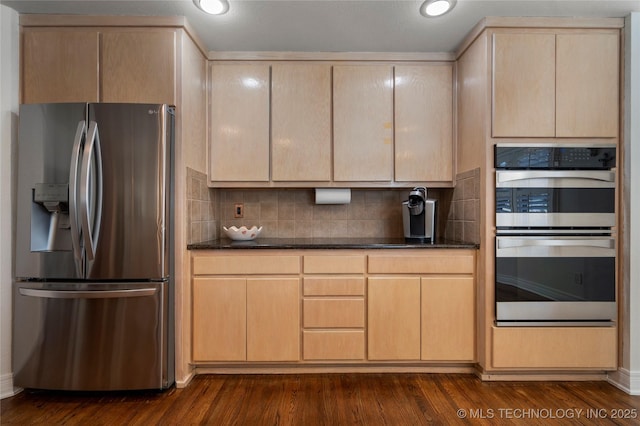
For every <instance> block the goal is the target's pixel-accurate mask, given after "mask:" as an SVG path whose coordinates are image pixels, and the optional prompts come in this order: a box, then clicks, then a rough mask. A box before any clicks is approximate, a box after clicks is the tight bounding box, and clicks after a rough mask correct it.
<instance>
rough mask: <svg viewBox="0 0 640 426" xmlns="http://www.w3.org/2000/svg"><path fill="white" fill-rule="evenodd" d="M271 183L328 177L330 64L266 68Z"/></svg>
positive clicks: (304, 64) (324, 180)
mask: <svg viewBox="0 0 640 426" xmlns="http://www.w3.org/2000/svg"><path fill="white" fill-rule="evenodd" d="M271 139H272V140H271V158H272V159H271V161H272V167H273V170H272V178H273V180H274V181H286V182H296V181H319V182H328V181H330V180H331V66H330V65H328V64H309V63H299V64H295V63H289V64H276V65H273V66H272V67H271Z"/></svg>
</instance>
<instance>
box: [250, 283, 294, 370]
mask: <svg viewBox="0 0 640 426" xmlns="http://www.w3.org/2000/svg"><path fill="white" fill-rule="evenodd" d="M298 359H300V280H299V279H298V278H297V277H296V278H250V279H247V361H297V360H298Z"/></svg>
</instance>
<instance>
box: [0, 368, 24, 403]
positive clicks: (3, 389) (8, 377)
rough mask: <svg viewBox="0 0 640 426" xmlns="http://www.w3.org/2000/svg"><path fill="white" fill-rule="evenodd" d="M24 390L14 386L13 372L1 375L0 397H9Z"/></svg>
mask: <svg viewBox="0 0 640 426" xmlns="http://www.w3.org/2000/svg"><path fill="white" fill-rule="evenodd" d="M20 392H22V389H21V388H14V387H13V374H11V373H7V374H3V375H2V376H0V399H4V398H9V397H11V396H14V395H17V394H19V393H20Z"/></svg>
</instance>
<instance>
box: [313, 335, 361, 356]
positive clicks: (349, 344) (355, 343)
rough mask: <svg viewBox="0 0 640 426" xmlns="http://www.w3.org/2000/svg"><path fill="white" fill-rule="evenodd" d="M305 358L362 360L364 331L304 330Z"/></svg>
mask: <svg viewBox="0 0 640 426" xmlns="http://www.w3.org/2000/svg"><path fill="white" fill-rule="evenodd" d="M302 351H303V358H304V359H305V360H362V359H364V331H360V330H354V331H351V330H349V331H333V330H331V331H326V330H322V331H320V330H318V331H309V330H307V331H304V333H303V350H302Z"/></svg>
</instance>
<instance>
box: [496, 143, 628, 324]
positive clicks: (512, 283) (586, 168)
mask: <svg viewBox="0 0 640 426" xmlns="http://www.w3.org/2000/svg"><path fill="white" fill-rule="evenodd" d="M495 166H496V192H495V196H496V197H495V200H496V263H495V267H496V268H495V272H496V282H495V291H496V295H495V296H496V318H497V325H499V326H500V325H558V324H563V325H603V326H606V325H610V324H612V323H613V322H615V320H616V317H617V309H616V241H615V236H614V229H615V225H616V208H615V206H616V176H615V167H616V149H615V146H607V145H597V146H596V145H593V146H576V145H571V146H558V145H544V146H543V145H536V146H522V145H516V144H508V145H507V144H504V145H501V144H498V145H496V147H495Z"/></svg>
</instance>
